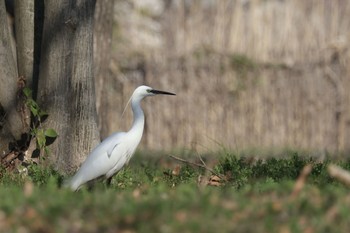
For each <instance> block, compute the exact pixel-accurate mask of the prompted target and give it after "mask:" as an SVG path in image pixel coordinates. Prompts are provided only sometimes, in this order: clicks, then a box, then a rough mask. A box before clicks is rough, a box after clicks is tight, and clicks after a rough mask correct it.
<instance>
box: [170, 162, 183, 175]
mask: <svg viewBox="0 0 350 233" xmlns="http://www.w3.org/2000/svg"><path fill="white" fill-rule="evenodd" d="M180 170H181V166H180V165H176V167H175V168H174V169H173V170H172V172H171V174H172V175H174V176H178V175H180Z"/></svg>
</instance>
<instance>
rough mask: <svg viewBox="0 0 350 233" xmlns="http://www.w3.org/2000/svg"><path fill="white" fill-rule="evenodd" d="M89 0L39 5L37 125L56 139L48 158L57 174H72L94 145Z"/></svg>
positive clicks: (50, 0) (49, 1)
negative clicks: (44, 115)
mask: <svg viewBox="0 0 350 233" xmlns="http://www.w3.org/2000/svg"><path fill="white" fill-rule="evenodd" d="M94 8H95V1H92V0H90V1H89V0H86V1H83V0H77V1H74V0H64V1H55V0H47V1H45V21H44V29H43V38H42V51H41V52H42V53H41V65H40V76H39V88H38V101H39V105H40V106H42V108H44V109H45V110H47V112H48V114H49V117H48V119H47V121H45V123H44V124H43V127H45V128H54V129H55V130H56V131H57V132H58V134H59V136H58V138H57V140H56V141H55V142H54V143H53V144H52V145H50V151H51V153H50V155H49V159H50V161H51V162H52V164H53V165H54V167H55V168H56V169H58V170H59V171H61V172H63V173H71V172H73V171H74V170H75V169H76V168H77V167H78V166H79V164H80V163H81V162H82V160H83V159H84V158H85V157H86V156H87V155H88V154H89V153H90V151H91V149H92V148H93V147H94V146H95V145H96V144H97V143H98V142H99V132H98V129H97V115H96V107H95V91H94V79H93V68H92V67H93V17H94Z"/></svg>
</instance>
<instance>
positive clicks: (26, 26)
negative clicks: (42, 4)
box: [15, 0, 34, 87]
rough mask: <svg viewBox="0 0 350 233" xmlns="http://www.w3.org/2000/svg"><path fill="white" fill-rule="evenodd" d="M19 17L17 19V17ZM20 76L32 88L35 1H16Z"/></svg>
mask: <svg viewBox="0 0 350 233" xmlns="http://www.w3.org/2000/svg"><path fill="white" fill-rule="evenodd" d="M16 16H17V17H16ZM15 27H16V42H17V65H18V75H19V76H23V77H24V78H25V79H26V82H27V84H28V86H29V87H31V86H32V77H33V54H34V0H28V1H20V0H16V1H15Z"/></svg>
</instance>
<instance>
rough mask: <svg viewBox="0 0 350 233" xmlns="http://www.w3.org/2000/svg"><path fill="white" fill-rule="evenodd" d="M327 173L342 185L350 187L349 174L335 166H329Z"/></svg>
mask: <svg viewBox="0 0 350 233" xmlns="http://www.w3.org/2000/svg"><path fill="white" fill-rule="evenodd" d="M328 173H329V175H330V176H331V177H333V178H336V179H338V180H339V181H341V182H343V183H344V184H346V185H348V186H350V172H349V171H347V170H345V169H343V168H341V167H339V166H337V165H333V164H331V165H329V166H328Z"/></svg>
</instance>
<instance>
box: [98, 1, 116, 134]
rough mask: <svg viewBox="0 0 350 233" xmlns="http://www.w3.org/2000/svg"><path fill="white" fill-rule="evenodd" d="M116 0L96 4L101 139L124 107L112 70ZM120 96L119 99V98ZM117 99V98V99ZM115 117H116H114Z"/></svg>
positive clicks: (107, 132)
mask: <svg viewBox="0 0 350 233" xmlns="http://www.w3.org/2000/svg"><path fill="white" fill-rule="evenodd" d="M114 2H115V1H114V0H100V1H97V2H96V12H95V27H94V48H95V49H94V51H95V54H94V61H95V62H94V64H95V66H94V67H95V85H96V107H97V112H98V116H99V128H100V133H101V137H102V138H104V137H107V136H108V135H109V133H110V130H111V128H112V127H111V121H110V115H111V114H115V110H117V112H120V111H118V110H119V109H120V106H121V105H122V103H121V99H122V94H119V95H118V94H116V93H121V92H122V85H121V83H120V82H118V80H117V79H116V78H115V77H114V76H113V72H112V71H111V70H110V65H111V60H112V58H111V53H112V51H111V49H112V37H113V13H114ZM118 96H119V98H118ZM116 97H117V98H116ZM113 117H115V116H113Z"/></svg>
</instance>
